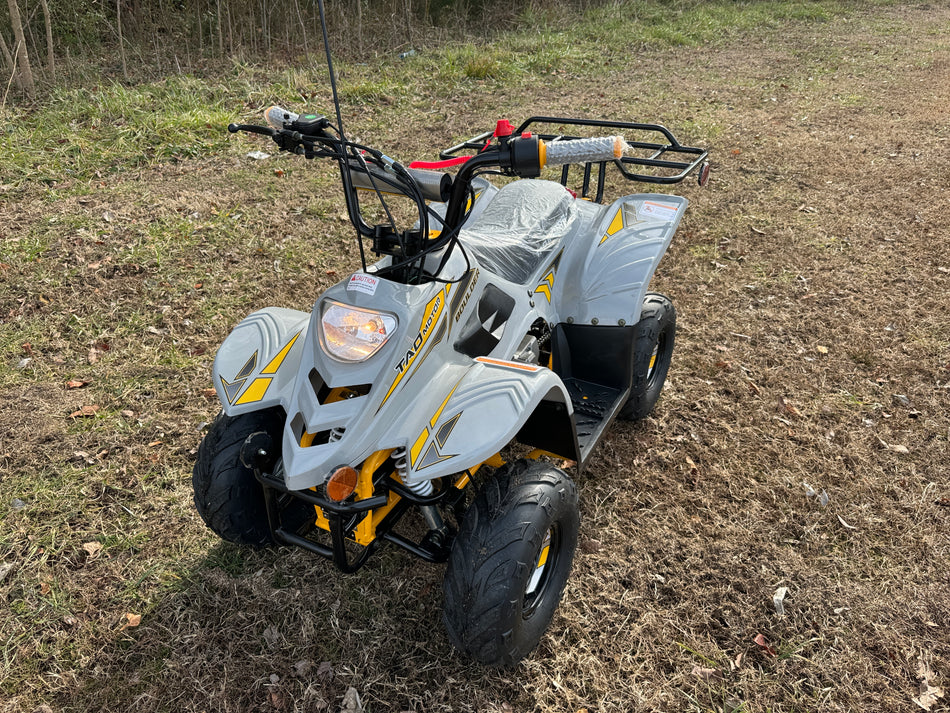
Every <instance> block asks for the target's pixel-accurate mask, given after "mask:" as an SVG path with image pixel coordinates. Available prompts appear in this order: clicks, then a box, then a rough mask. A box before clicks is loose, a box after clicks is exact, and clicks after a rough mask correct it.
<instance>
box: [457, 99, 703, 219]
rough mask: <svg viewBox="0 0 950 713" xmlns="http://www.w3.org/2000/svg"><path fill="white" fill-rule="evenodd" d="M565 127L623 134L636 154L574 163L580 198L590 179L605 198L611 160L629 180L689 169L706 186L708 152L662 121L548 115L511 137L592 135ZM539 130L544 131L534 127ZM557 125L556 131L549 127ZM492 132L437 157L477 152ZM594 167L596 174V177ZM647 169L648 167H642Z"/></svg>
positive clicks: (663, 178) (667, 180) (674, 175)
mask: <svg viewBox="0 0 950 713" xmlns="http://www.w3.org/2000/svg"><path fill="white" fill-rule="evenodd" d="M566 127H589V128H591V129H605V130H607V131H608V132H611V133H617V134H622V135H623V136H624V138H625V139H626V140H627V143H628V144H629V145H630V147H631V148H632V149H633V150H634V152H635V155H632V156H623V157H622V158H619V159H615V160H614V161H602V162H599V163H597V164H593V163H587V164H584V165H583V166H578V167H576V168H580V170H581V171H583V181H582V187H581V197H582V198H591V196H590V195H589V194H590V191H591V182H592V179H594V184H595V195H594V197H593V198H591V200H593V201H594V202H596V203H600V202H601V201H602V200H603V197H604V183H605V178H606V174H607V164H608V163H613V164H614V165H615V166H616V167H617V168H618V169H619V170H620V173H621V174H622V175H623V177H624V178H626V179H627V180H629V181H641V182H643V183H655V184H663V185H669V184H672V183H679V182H680V181H682V180H683V179H685V178H686V177H687V176H689V175H690V174H691V173H693V172H694V171H696V170H697V169H698V170H699V173H698V179H699V183H700V185H704V184H705V182H706V177H707V175H708V171H709V166H708V164H707V163H706V158H707V155H708V153H709V152H708V151H707V150H706V149H701V148H696V147H694V146H684V145H683V144H681V143H680V142H679V141H677V140H676V137H675V136H673V133H672V132H671V131H670V130H669V129H667V128H666V127H665V126H661V125H660V124H638V123H633V122H626V121H603V120H596V119H566V118H557V117H549V116H532V117H531V118H529V119H526V120H525V121H524V122H522V124H521V126H519V127H518V128H517V129H515V135H519V134H522V133H524V132H526V131H531V132H532V133H533V134H534V135H535V136H537V137H539V138H540V139H542V140H543V141H555V140H558V139H561V140H572V139H581V138H586V136H590V135H592V134H593V132H587V134H586V136H584V135H581V134H573V133H565V131H564V129H565V128H566ZM538 128H541V129H543V130H540V131H539V130H538ZM551 129H556V130H557V133H554V132H553V131H551ZM493 135H494V134H493V132H491V131H486V132H483V133H481V134H479V135H477V136H473V137H472V138H470V139H468V140H467V141H463V142H462V143H460V144H458V145H456V146H453V147H451V148H448V149H445V150H444V151H442V152H441V154H440V156H441V157H442V158H443V159H448V158H453V157H455V156H459V155H463V154H465V153H467V152H471V151H475V152H477V151H480V150H481V149H482V148H484V146H485V144H486V143H488V142H490V141H491V139H492V137H493ZM595 166H596V176H595V173H594V172H595ZM570 169H571V167H570V166H564V167H562V168H561V183H562V184H563V185H565V186H566V185H567V182H568V177H569V175H570ZM644 169H647V171H644Z"/></svg>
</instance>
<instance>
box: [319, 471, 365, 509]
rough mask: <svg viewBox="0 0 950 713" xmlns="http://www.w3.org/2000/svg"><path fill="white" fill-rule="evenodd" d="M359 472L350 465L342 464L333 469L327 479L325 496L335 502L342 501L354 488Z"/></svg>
mask: <svg viewBox="0 0 950 713" xmlns="http://www.w3.org/2000/svg"><path fill="white" fill-rule="evenodd" d="M358 478H359V474H358V473H357V472H356V471H355V470H354V469H353V468H351V467H350V466H348V465H343V466H340V467H339V468H337V469H336V470H335V471H333V475H331V476H330V479H329V480H328V481H327V497H328V498H330V500H333V501H335V502H338V503H340V502H343V501H344V500H346V499H347V498H348V497H350V495H352V494H353V491H354V490H356V481H357V479H358Z"/></svg>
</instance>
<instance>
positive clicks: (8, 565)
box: [0, 562, 16, 582]
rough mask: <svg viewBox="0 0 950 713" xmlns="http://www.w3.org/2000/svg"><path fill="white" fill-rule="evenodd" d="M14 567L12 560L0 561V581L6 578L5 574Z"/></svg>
mask: <svg viewBox="0 0 950 713" xmlns="http://www.w3.org/2000/svg"><path fill="white" fill-rule="evenodd" d="M14 569H16V565H15V564H13V563H12V562H0V582H2V581H3V580H4V579H6V578H7V575H8V574H10V572H12V571H13V570H14Z"/></svg>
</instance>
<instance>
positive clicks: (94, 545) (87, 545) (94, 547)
mask: <svg viewBox="0 0 950 713" xmlns="http://www.w3.org/2000/svg"><path fill="white" fill-rule="evenodd" d="M82 548H83V549H84V550H85V551H86V552H87V553H88V554H89V556H90V557H95V556H96V555H97V554H99V553H100V552H101V551H102V543H101V542H84V543H83V545H82Z"/></svg>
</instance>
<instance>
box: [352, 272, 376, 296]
mask: <svg viewBox="0 0 950 713" xmlns="http://www.w3.org/2000/svg"><path fill="white" fill-rule="evenodd" d="M378 286H379V278H378V277H373V276H372V275H367V274H366V273H363V272H357V273H354V274H353V275H351V276H350V281H349V282H347V283H346V289H347V291H348V292H362V293H364V294H367V295H375V294H376V288H377V287H378Z"/></svg>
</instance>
